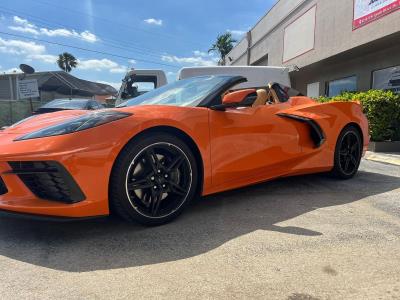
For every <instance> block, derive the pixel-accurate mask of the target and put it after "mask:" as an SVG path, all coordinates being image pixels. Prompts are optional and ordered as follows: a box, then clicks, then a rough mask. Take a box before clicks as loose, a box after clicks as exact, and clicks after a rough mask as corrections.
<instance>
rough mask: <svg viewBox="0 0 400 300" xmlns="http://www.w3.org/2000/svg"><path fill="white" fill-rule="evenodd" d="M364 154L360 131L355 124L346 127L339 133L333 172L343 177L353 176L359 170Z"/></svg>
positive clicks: (336, 175)
mask: <svg viewBox="0 0 400 300" xmlns="http://www.w3.org/2000/svg"><path fill="white" fill-rule="evenodd" d="M361 156H362V141H361V136H360V133H359V132H358V130H357V129H356V128H354V127H353V126H349V127H346V128H345V129H344V130H343V131H342V132H341V134H340V135H339V138H338V141H337V144H336V150H335V161H334V168H333V170H332V174H333V175H334V176H335V177H338V178H341V179H349V178H352V177H353V176H354V175H355V174H356V173H357V171H358V168H359V166H360V162H361Z"/></svg>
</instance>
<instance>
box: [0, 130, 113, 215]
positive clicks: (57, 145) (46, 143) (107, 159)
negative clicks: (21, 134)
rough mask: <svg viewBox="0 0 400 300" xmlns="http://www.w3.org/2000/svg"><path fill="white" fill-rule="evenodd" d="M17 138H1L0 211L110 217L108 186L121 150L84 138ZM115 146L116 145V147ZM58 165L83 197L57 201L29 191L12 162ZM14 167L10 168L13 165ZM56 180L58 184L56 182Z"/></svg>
mask: <svg viewBox="0 0 400 300" xmlns="http://www.w3.org/2000/svg"><path fill="white" fill-rule="evenodd" d="M16 137H17V135H14V134H0V177H1V180H2V183H3V184H2V186H3V193H0V211H5V212H15V213H18V214H30V215H33V216H39V218H43V217H56V218H60V217H61V218H74V219H75V218H87V217H97V216H105V215H108V214H109V205H108V184H109V176H110V173H111V169H112V165H113V162H114V160H115V157H116V155H117V154H118V152H119V147H114V148H113V147H111V146H110V143H109V142H108V143H107V142H104V141H100V143H99V138H98V137H95V136H93V134H92V135H90V132H89V131H86V132H82V134H79V135H78V134H77V135H69V136H57V137H49V138H43V139H36V140H27V141H21V142H14V139H15V138H16ZM114 146H115V145H114ZM38 161H40V162H43V161H52V162H56V163H57V164H59V165H60V166H62V168H65V171H66V172H67V173H68V174H70V176H71V178H73V181H74V182H75V183H76V185H77V187H79V190H80V191H81V192H82V195H83V197H81V198H80V199H78V200H79V201H54V199H52V200H46V199H44V197H40V196H41V195H42V194H40V193H38V192H37V191H35V190H33V189H32V187H29V185H28V184H27V182H26V181H25V180H23V179H21V176H20V175H21V174H18V172H15V168H13V167H12V166H11V165H12V164H13V162H15V163H16V162H38ZM10 164H11V165H10ZM56 180H58V179H57V178H56Z"/></svg>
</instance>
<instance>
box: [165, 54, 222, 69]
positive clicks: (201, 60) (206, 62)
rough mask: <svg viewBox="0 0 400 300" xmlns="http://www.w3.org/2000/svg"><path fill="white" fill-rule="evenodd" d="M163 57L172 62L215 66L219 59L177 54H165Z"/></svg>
mask: <svg viewBox="0 0 400 300" xmlns="http://www.w3.org/2000/svg"><path fill="white" fill-rule="evenodd" d="M161 59H162V60H163V61H166V62H170V63H178V64H183V65H185V64H188V65H193V66H215V65H216V64H217V61H218V59H217V58H209V59H206V58H204V57H202V56H193V57H178V56H175V55H163V56H162V57H161Z"/></svg>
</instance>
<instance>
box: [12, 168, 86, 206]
mask: <svg viewBox="0 0 400 300" xmlns="http://www.w3.org/2000/svg"><path fill="white" fill-rule="evenodd" d="M8 164H9V165H10V167H11V168H12V170H11V171H9V172H7V173H8V174H16V175H18V177H19V178H20V179H21V180H22V182H23V183H24V184H25V185H26V187H27V188H28V189H29V190H30V191H31V192H32V193H33V194H34V195H36V196H37V197H39V198H41V199H45V200H50V201H58V202H63V203H67V204H73V203H77V202H81V201H83V200H85V199H86V197H85V195H84V194H83V192H82V190H81V189H80V187H79V186H78V184H77V183H76V182H75V180H74V179H73V178H72V176H71V174H70V173H69V172H68V171H67V169H66V168H65V167H64V166H63V165H62V164H60V163H59V162H56V161H10V162H8Z"/></svg>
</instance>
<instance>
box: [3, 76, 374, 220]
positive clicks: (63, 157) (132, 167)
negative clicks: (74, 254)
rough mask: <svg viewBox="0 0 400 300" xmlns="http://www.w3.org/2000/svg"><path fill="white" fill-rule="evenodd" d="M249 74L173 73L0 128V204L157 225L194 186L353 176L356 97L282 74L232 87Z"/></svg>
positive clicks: (361, 148)
mask: <svg viewBox="0 0 400 300" xmlns="http://www.w3.org/2000/svg"><path fill="white" fill-rule="evenodd" d="M244 81H246V79H245V78H243V77H241V76H203V77H195V78H190V79H185V80H180V81H177V82H174V83H171V84H169V85H166V86H164V87H161V88H159V89H156V90H153V91H151V92H148V93H146V94H144V95H141V96H139V97H137V98H134V99H131V100H128V101H127V102H125V103H123V104H121V105H120V106H119V107H117V108H114V109H105V110H99V111H96V112H89V111H61V112H56V113H52V114H43V115H38V116H33V117H30V118H27V119H25V120H22V121H20V122H18V123H16V124H14V125H13V126H11V127H8V128H6V129H4V130H2V131H0V149H1V151H0V210H1V211H2V212H6V213H10V212H12V213H17V214H21V215H24V214H29V215H31V216H37V217H47V218H51V219H53V218H58V219H80V218H88V217H98V216H105V215H109V214H110V212H115V213H117V214H119V215H120V216H122V217H123V218H125V219H127V220H129V221H136V222H140V223H142V224H147V225H156V224H161V223H164V222H167V221H170V220H172V219H173V218H175V217H176V216H178V215H179V214H180V213H181V212H182V211H183V210H184V208H185V207H186V206H187V205H188V204H189V203H190V201H192V200H193V199H194V198H195V197H197V196H199V195H209V194H212V193H217V192H221V191H226V190H230V189H234V188H239V187H243V186H246V185H251V184H255V183H259V182H263V181H266V180H270V179H274V178H277V177H283V176H292V175H300V174H309V173H317V172H330V173H332V174H333V175H334V176H336V177H338V178H342V179H348V178H351V177H352V176H354V174H355V173H356V172H357V170H358V167H359V164H360V160H361V157H362V155H363V154H364V153H365V151H366V149H367V145H368V142H369V135H368V122H367V119H366V118H365V116H364V114H363V113H362V109H361V107H360V105H359V104H358V103H355V102H335V103H324V104H320V103H316V102H315V101H313V100H312V99H310V98H307V97H303V96H298V95H297V94H296V93H294V92H293V91H292V90H291V89H288V88H285V87H283V86H281V85H279V84H268V85H267V86H265V87H262V88H256V89H242V90H233V89H234V87H235V86H237V85H238V84H240V83H242V82H244ZM248 201H251V199H249V200H248Z"/></svg>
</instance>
